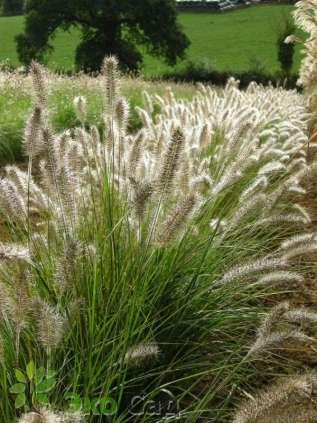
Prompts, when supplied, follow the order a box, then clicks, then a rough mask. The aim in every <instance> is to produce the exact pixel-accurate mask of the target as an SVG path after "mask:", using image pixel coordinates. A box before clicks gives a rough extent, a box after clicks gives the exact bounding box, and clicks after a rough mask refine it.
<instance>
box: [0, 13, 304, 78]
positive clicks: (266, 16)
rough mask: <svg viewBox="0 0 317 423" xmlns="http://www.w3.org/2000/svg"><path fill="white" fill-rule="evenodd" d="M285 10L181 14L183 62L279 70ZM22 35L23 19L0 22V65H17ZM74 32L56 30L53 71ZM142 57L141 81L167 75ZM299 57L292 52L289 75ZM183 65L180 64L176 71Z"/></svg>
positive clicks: (62, 65) (69, 50) (70, 56)
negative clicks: (187, 43)
mask: <svg viewBox="0 0 317 423" xmlns="http://www.w3.org/2000/svg"><path fill="white" fill-rule="evenodd" d="M292 10H293V6H289V5H259V6H253V7H250V8H246V9H240V10H235V11H230V12H226V13H222V14H220V13H210V12H201V13H199V12H181V13H180V14H179V22H180V23H181V25H182V26H183V28H184V31H185V33H186V34H187V36H188V37H189V39H190V41H191V46H190V48H189V49H188V52H187V58H186V60H191V61H194V62H201V61H202V62H204V61H207V62H208V63H210V64H212V65H213V66H214V67H215V68H216V69H218V70H235V71H240V70H246V69H249V68H250V67H254V66H257V65H258V64H261V65H262V66H264V68H265V69H266V70H269V71H270V72H274V71H277V70H278V69H279V65H278V61H277V50H276V38H277V35H276V31H277V29H276V28H277V27H278V24H279V22H280V20H281V19H282V18H283V16H284V15H288V14H290V13H291V12H292ZM22 30H23V17H2V18H0V39H1V46H0V60H5V59H7V58H8V59H9V60H10V61H11V62H12V63H13V64H14V65H18V60H17V55H16V51H15V44H14V37H15V35H16V34H18V33H20V32H22ZM78 38H79V33H78V31H77V30H76V29H72V30H71V31H70V32H67V33H65V32H62V31H59V32H58V33H57V34H56V37H55V39H54V41H53V45H54V47H55V51H54V52H53V54H52V55H51V57H49V59H48V64H49V67H50V68H52V69H67V70H71V69H73V65H74V51H75V49H76V45H77V43H78ZM144 54H145V61H144V69H143V70H142V72H143V73H144V75H146V76H152V75H156V76H157V75H159V74H160V73H162V72H166V71H170V70H171V68H169V67H168V66H167V65H165V64H164V63H163V62H162V61H161V60H158V59H155V58H153V57H150V56H148V55H146V52H144ZM299 60H300V54H299V51H298V49H297V50H296V56H295V65H294V70H297V69H298V66H299ZM182 66H183V64H182V63H179V64H178V65H177V67H176V69H179V68H181V67H182Z"/></svg>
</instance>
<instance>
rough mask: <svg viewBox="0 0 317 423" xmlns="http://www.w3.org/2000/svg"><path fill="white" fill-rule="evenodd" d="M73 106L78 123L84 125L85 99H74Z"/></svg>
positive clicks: (79, 97) (85, 114)
mask: <svg viewBox="0 0 317 423" xmlns="http://www.w3.org/2000/svg"><path fill="white" fill-rule="evenodd" d="M74 106H75V111H76V115H77V119H78V120H79V122H81V123H82V124H84V122H85V120H86V116H87V110H86V99H85V97H82V96H78V97H75V98H74Z"/></svg>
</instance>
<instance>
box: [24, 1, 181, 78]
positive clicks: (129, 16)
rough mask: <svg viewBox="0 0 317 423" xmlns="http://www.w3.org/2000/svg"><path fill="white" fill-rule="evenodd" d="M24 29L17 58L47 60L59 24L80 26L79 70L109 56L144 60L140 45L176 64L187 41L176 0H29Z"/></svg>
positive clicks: (130, 65)
mask: <svg viewBox="0 0 317 423" xmlns="http://www.w3.org/2000/svg"><path fill="white" fill-rule="evenodd" d="M25 13H26V22H25V31H24V34H20V35H18V36H17V37H16V42H17V50H18V55H19V59H20V61H21V62H22V63H24V64H28V63H30V61H31V60H32V59H36V60H39V61H44V60H45V58H46V56H47V54H48V53H49V52H50V51H52V49H53V47H52V45H51V40H52V39H53V38H54V34H55V33H56V30H57V29H58V28H62V29H64V30H68V29H69V28H71V27H72V26H76V27H78V28H79V29H80V30H81V41H80V44H79V46H78V47H77V50H76V65H77V67H78V68H79V69H84V70H90V71H96V70H98V69H99V68H100V66H101V63H102V60H103V58H104V56H105V55H109V54H115V55H116V56H117V57H118V59H119V60H120V63H121V64H122V65H123V67H124V68H126V69H129V70H136V69H138V68H139V66H140V65H141V63H142V54H141V52H140V50H139V47H140V46H142V45H143V46H145V47H146V49H147V51H148V52H149V53H150V54H152V55H154V56H161V57H164V58H165V60H166V61H167V63H169V64H171V65H173V64H175V63H176V61H177V59H178V58H182V57H183V55H184V51H185V49H186V48H187V47H188V45H189V41H188V39H187V37H186V35H185V34H184V33H183V32H182V30H181V28H180V26H179V24H178V23H177V14H176V3H175V0H28V1H27V3H26V6H25Z"/></svg>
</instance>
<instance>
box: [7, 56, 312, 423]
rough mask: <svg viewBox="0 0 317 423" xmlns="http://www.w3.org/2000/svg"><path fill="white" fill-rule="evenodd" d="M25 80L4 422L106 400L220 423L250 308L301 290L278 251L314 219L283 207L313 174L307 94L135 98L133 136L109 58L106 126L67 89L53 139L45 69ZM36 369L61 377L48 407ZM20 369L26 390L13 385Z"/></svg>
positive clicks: (286, 254)
mask: <svg viewBox="0 0 317 423" xmlns="http://www.w3.org/2000/svg"><path fill="white" fill-rule="evenodd" d="M31 78H32V81H33V94H32V95H33V104H34V109H33V111H32V112H31V116H30V118H29V119H28V121H27V123H26V128H25V134H24V141H23V142H24V144H23V145H24V152H25V155H26V156H27V157H28V168H27V171H23V170H20V169H19V168H18V167H16V166H7V167H6V168H5V176H4V177H3V178H2V179H1V181H0V200H1V201H0V213H1V217H2V222H3V225H2V226H3V233H4V235H5V236H6V242H3V244H1V248H0V312H1V315H2V319H1V321H0V352H1V365H0V392H1V398H5V401H1V402H0V413H1V416H3V421H4V422H5V423H6V422H8V423H9V422H10V423H11V422H12V421H16V420H17V418H20V421H21V422H24V421H25V422H27V421H33V420H32V419H35V418H37V419H38V421H50V420H49V419H51V416H56V417H54V418H55V419H56V421H81V419H82V418H86V420H87V421H99V420H98V419H99V417H98V415H100V414H103V413H105V411H102V410H101V407H102V404H104V401H103V399H104V397H105V396H106V397H108V398H111V399H112V400H113V401H115V402H116V407H115V409H113V410H112V414H113V416H114V417H113V419H118V421H122V422H128V421H130V422H135V421H137V419H141V420H140V421H158V420H159V419H160V418H163V417H164V416H166V415H167V413H168V412H169V411H170V410H169V405H168V404H170V403H171V401H172V403H173V413H174V414H173V415H174V417H175V416H178V417H179V418H182V419H184V420H188V421H193V420H197V419H198V418H201V417H203V418H204V419H206V421H217V422H218V421H219V422H221V421H225V420H224V419H225V418H226V416H227V415H228V412H229V411H230V410H231V408H232V400H231V399H232V398H234V397H235V395H236V391H235V389H233V388H232V387H233V386H236V387H241V389H244V381H245V375H246V374H247V373H248V374H249V370H248V366H249V363H250V362H251V361H252V360H253V357H252V354H251V353H249V354H248V346H249V345H250V342H251V340H250V335H251V333H252V331H254V330H255V329H256V326H257V321H258V315H259V313H260V312H261V311H263V309H264V305H263V301H262V298H263V297H264V296H270V295H271V294H273V292H275V290H276V289H277V288H276V286H278V284H277V282H278V281H279V280H281V281H283V284H285V283H288V284H291V286H292V287H293V285H294V283H293V282H294V281H295V282H298V283H300V282H301V281H302V276H301V274H300V272H299V269H297V270H296V269H294V263H293V261H292V257H293V255H291V256H290V251H292V248H295V247H296V242H295V241H294V239H295V238H294V236H295V234H296V236H297V237H298V239H299V240H303V242H306V237H308V234H307V231H306V228H305V225H306V224H307V223H309V222H310V216H309V213H308V212H307V211H306V210H304V209H303V208H301V207H294V206H293V205H292V203H291V202H290V199H293V198H294V197H296V199H297V200H299V199H300V198H301V196H302V195H303V193H304V192H305V191H304V188H303V186H302V182H303V181H304V180H305V178H308V177H309V176H310V175H313V174H314V173H316V166H315V165H308V163H307V161H306V151H305V149H303V146H304V145H305V144H306V142H307V136H306V129H307V126H308V125H309V122H310V119H311V116H310V115H309V114H307V113H306V110H305V107H304V104H303V100H302V99H301V97H300V96H299V95H298V94H297V93H295V92H286V91H284V90H282V89H278V90H274V89H273V88H263V87H261V86H258V85H256V84H251V85H250V87H249V88H248V89H247V90H246V91H245V92H241V91H239V89H238V87H237V82H236V81H234V80H230V81H229V83H228V85H227V87H226V88H225V90H224V91H223V92H216V91H213V90H212V89H210V88H207V87H204V86H201V87H200V89H199V91H198V92H197V95H196V96H195V98H194V99H193V100H192V101H185V100H177V99H176V97H175V96H174V94H173V92H172V91H171V90H167V93H166V95H165V96H151V95H149V94H148V93H144V94H143V96H144V98H145V109H141V108H139V109H138V110H137V112H138V113H139V115H140V118H141V120H142V122H143V126H142V128H141V129H140V130H139V131H138V132H137V133H131V132H128V129H127V128H128V121H129V112H130V108H129V105H128V102H127V100H125V99H123V98H122V96H121V92H120V80H119V71H118V64H117V61H116V59H115V58H113V57H110V58H107V59H106V60H105V63H104V67H103V73H102V76H101V77H100V78H101V81H102V87H103V91H104V109H103V116H102V119H101V121H102V124H101V125H100V127H96V126H92V127H89V125H88V124H87V122H86V119H87V113H86V107H87V102H86V100H85V99H84V98H83V97H82V96H76V98H75V100H74V109H75V113H76V116H77V120H78V122H77V123H78V127H77V128H75V129H70V130H67V131H64V132H62V133H58V134H55V133H54V131H53V130H52V125H51V110H50V108H49V107H48V99H49V95H50V93H49V90H48V89H47V85H46V79H47V78H46V75H45V70H44V69H43V68H42V67H41V66H40V65H38V64H36V63H34V64H33V65H32V67H31ZM154 111H155V112H154ZM277 222H280V223H279V225H276V223H277ZM303 233H305V235H302V234H303ZM291 235H292V238H290V240H289V241H286V240H285V238H287V236H291ZM309 239H310V238H309ZM281 241H283V244H282V245H281ZM287 242H288V243H287ZM294 242H295V244H294ZM299 242H301V241H299ZM290 267H291V268H290ZM294 313H295V312H294ZM290 316H291V315H287V317H288V319H289V318H290ZM296 316H297V317H296ZM293 317H294V321H295V320H296V319H295V317H296V318H297V320H298V318H299V312H298V311H297V312H296V313H295V314H293ZM273 329H274V328H273ZM273 329H272V331H271V332H268V333H267V334H265V337H266V338H265V339H269V338H270V337H272V336H273V334H274V331H273ZM262 332H263V330H262ZM262 332H259V333H260V335H261V334H262V335H261V336H262V338H263V336H264V335H263V333H262ZM293 333H295V329H293ZM296 333H297V334H298V336H299V333H302V332H300V330H299V329H298V330H297V332H296ZM303 336H304V335H303ZM262 338H261V339H262ZM284 338H285V337H284ZM261 342H262V341H261ZM262 343H263V342H262ZM261 345H262V344H261ZM30 362H32V363H34V366H35V367H36V369H39V368H40V369H44V370H43V371H44V373H43V374H46V375H47V378H48V379H50V377H51V376H50V375H51V374H52V372H53V373H54V375H55V376H54V377H55V379H56V384H55V385H54V389H50V390H47V392H45V396H44V397H43V396H41V395H40V396H38V395H37V394H36V393H35V394H34V393H33V391H32V389H34V386H35V387H36V386H37V384H36V383H35V385H34V384H33V377H34V378H35V377H37V376H35V375H37V373H35V375H33V373H32V372H31V373H30V370H28V369H29V366H30V365H29V363H30ZM25 369H27V373H28V377H29V378H30V379H31V381H32V383H31V385H30V387H28V388H27V389H24V390H23V392H22V391H21V392H19V389H21V386H20V387H19V388H17V387H16V386H15V385H16V383H15V382H16V377H17V375H18V377H19V379H20V380H22V379H23V377H22V376H21V374H22V375H23V374H24V373H25ZM29 374H31V376H29ZM43 377H44V376H43ZM252 378H254V381H255V383H256V379H257V374H252V375H251V377H249V378H248V383H252ZM23 380H24V379H23ZM21 383H22V382H20V384H21ZM23 383H25V382H23ZM35 391H36V389H35ZM42 394H43V392H42ZM68 394H70V395H71V394H73V395H74V394H76V395H77V396H78V397H77V398H79V408H78V409H77V408H76V409H74V407H73V408H72V412H73V416H70V415H69V414H70V413H69V403H68V400H67V398H68ZM15 395H16V396H15ZM136 397H137V398H138V400H137V401H135V398H136ZM140 398H142V400H140ZM153 401H154V403H155V404H160V407H159V409H158V410H157V409H155V413H156V414H155V416H154V417H153V412H152V414H151V413H150V412H148V411H147V410H148V408H147V407H148V405H149V404H153ZM92 403H93V404H94V407H95V408H92V407H90V408H89V407H88V405H89V404H92ZM77 405H78V404H77ZM96 407H97V409H96ZM140 416H141V417H140ZM72 418H73V420H72ZM100 418H101V417H100ZM45 419H46V420H45ZM153 419H154V420H153Z"/></svg>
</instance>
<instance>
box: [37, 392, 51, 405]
mask: <svg viewBox="0 0 317 423" xmlns="http://www.w3.org/2000/svg"><path fill="white" fill-rule="evenodd" d="M35 401H36V402H37V403H38V404H39V405H49V403H50V402H49V399H48V397H47V395H46V394H36V396H35Z"/></svg>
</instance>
